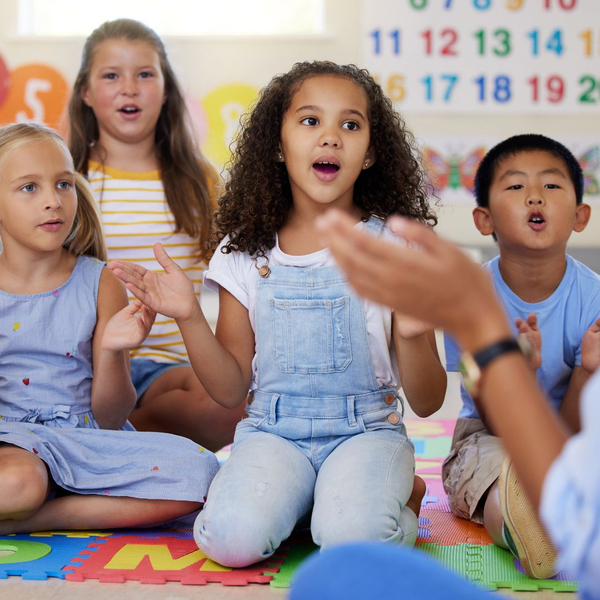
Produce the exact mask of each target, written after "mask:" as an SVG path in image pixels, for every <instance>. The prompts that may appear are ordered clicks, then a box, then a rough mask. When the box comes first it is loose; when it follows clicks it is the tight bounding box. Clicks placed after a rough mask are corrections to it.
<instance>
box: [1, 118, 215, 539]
mask: <svg viewBox="0 0 600 600" xmlns="http://www.w3.org/2000/svg"><path fill="white" fill-rule="evenodd" d="M0 239H1V240H2V246H3V248H2V252H1V253H0V490H1V493H0V534H1V535H4V534H7V533H21V532H31V531H43V530H50V529H89V528H94V529H97V528H103V529H104V528H113V527H141V526H147V525H157V524H160V523H164V522H168V521H171V520H173V519H175V518H177V517H181V516H183V515H186V514H189V513H192V512H195V511H197V509H198V508H199V507H200V506H201V503H202V501H203V497H204V496H205V495H206V493H207V490H208V484H209V483H210V481H211V479H212V478H213V477H214V475H215V473H216V471H217V469H218V463H217V460H216V457H215V456H214V455H213V454H212V453H211V452H208V451H206V450H204V449H203V448H201V447H199V446H198V445H197V444H195V443H194V442H192V441H191V440H188V439H185V438H182V437H178V436H174V435H168V434H164V433H138V432H136V431H135V430H134V429H133V427H132V426H131V425H130V424H129V423H128V421H127V417H128V415H129V413H130V412H131V410H132V409H133V406H134V403H135V389H134V387H133V385H132V383H131V378H130V376H129V360H128V350H129V349H130V348H132V347H135V346H137V345H138V344H139V343H141V341H142V340H143V339H144V337H145V336H146V334H147V333H148V331H149V329H150V327H151V326H152V323H153V321H154V312H153V311H152V310H150V309H148V308H147V307H145V306H143V305H142V303H141V302H137V303H134V304H131V305H130V306H127V298H126V294H125V290H124V289H123V286H122V284H121V283H120V281H119V280H118V279H117V278H116V277H115V276H114V275H113V273H112V272H111V271H110V270H109V269H107V268H105V266H106V265H105V263H104V258H105V249H104V243H103V241H102V232H101V227H100V223H99V219H98V216H97V214H96V210H95V203H94V199H93V196H92V193H91V190H90V189H89V186H88V184H87V182H86V181H85V179H84V178H83V176H81V175H79V174H77V173H76V172H75V170H74V168H73V160H72V158H71V155H70V154H69V150H68V148H67V146H66V144H65V142H64V141H63V140H62V139H61V138H60V137H59V135H58V134H56V133H55V132H53V131H51V130H49V129H47V128H45V127H43V126H40V125H33V124H15V125H7V126H5V127H2V128H0Z"/></svg>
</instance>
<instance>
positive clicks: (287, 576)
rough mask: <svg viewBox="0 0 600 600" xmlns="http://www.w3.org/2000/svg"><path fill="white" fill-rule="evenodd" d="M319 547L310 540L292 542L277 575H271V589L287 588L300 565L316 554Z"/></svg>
mask: <svg viewBox="0 0 600 600" xmlns="http://www.w3.org/2000/svg"><path fill="white" fill-rule="evenodd" d="M318 550H319V547H318V546H317V545H315V544H314V543H313V542H312V540H310V539H307V538H304V539H302V540H299V541H293V542H292V543H291V547H290V548H289V550H288V551H287V553H286V556H285V558H284V559H283V562H282V564H281V565H280V566H279V570H278V572H277V573H275V574H274V575H273V579H272V580H271V584H270V585H271V587H275V588H288V587H290V585H291V582H292V579H293V577H294V574H295V572H296V570H297V569H298V567H299V566H300V563H302V562H303V561H305V560H306V559H307V558H308V557H309V556H310V555H311V554H313V553H314V552H318Z"/></svg>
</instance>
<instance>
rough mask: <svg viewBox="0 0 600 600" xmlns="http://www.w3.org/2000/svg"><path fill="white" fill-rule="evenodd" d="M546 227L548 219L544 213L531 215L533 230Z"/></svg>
mask: <svg viewBox="0 0 600 600" xmlns="http://www.w3.org/2000/svg"><path fill="white" fill-rule="evenodd" d="M545 225H546V219H544V216H543V215H542V213H538V212H534V213H531V214H530V215H529V226H530V227H531V228H532V229H535V230H539V229H543V228H544V227H545Z"/></svg>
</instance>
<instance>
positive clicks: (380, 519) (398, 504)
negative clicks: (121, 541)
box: [194, 419, 418, 567]
mask: <svg viewBox="0 0 600 600" xmlns="http://www.w3.org/2000/svg"><path fill="white" fill-rule="evenodd" d="M248 421H249V419H246V420H245V421H242V422H241V424H240V425H241V426H242V428H243V429H245V428H248V431H247V432H246V435H244V436H243V438H244V439H243V440H242V441H239V442H236V445H235V447H234V450H233V451H232V454H231V456H230V458H229V460H228V461H227V462H226V463H225V465H224V466H223V467H222V468H221V470H220V471H219V473H218V474H217V476H216V477H215V479H214V480H213V483H212V485H211V487H210V490H209V494H208V500H207V502H206V505H205V507H204V510H203V511H202V512H201V513H200V515H199V516H198V519H197V520H196V523H195V526H194V539H195V540H196V543H197V544H198V546H199V548H200V549H201V550H202V551H203V552H204V553H205V554H206V555H207V556H209V557H210V558H211V559H213V560H214V561H216V562H218V563H220V564H222V565H226V566H230V567H243V566H247V565H249V564H253V563H255V562H258V561H260V560H263V559H265V558H267V557H269V556H271V555H272V554H273V553H274V552H275V550H276V549H277V548H278V547H279V545H280V544H281V542H282V541H283V540H285V539H286V538H288V537H289V535H290V534H291V533H292V530H293V529H294V526H295V525H296V523H297V522H298V520H299V519H301V518H302V517H303V516H304V515H306V514H308V513H309V511H310V509H311V507H312V519H311V531H312V536H313V539H314V541H315V543H316V544H318V545H319V546H321V547H323V548H328V547H329V546H332V545H335V544H339V543H342V542H348V541H353V540H354V541H356V540H381V541H391V542H402V543H405V544H410V545H413V544H414V543H415V540H416V538H417V533H418V523H417V517H416V516H415V514H414V513H413V512H412V511H411V510H410V509H409V508H407V507H406V506H405V504H406V501H407V500H408V498H409V496H410V494H411V492H412V488H413V475H412V474H413V472H414V455H413V446H412V443H411V442H410V441H409V440H408V439H407V438H406V437H405V436H403V435H400V434H399V432H398V431H394V430H386V429H380V430H375V431H366V432H365V433H359V434H356V435H353V436H347V437H346V438H345V439H343V440H340V438H339V437H338V436H335V437H334V438H332V439H328V440H326V441H324V442H323V443H324V445H334V446H335V449H334V450H333V451H332V452H331V453H330V454H329V455H328V456H327V458H325V460H324V461H323V463H322V465H321V467H320V468H319V469H316V468H315V466H314V465H313V463H312V462H311V460H310V459H309V457H308V456H307V451H310V452H311V453H314V454H315V455H319V451H320V450H321V449H322V448H319V444H318V443H316V444H312V443H311V442H310V440H309V441H308V442H306V443H305V448H304V449H302V448H301V447H299V445H298V444H296V443H294V441H291V440H288V439H285V438H284V437H281V436H279V435H274V434H272V433H265V432H263V431H260V430H258V429H255V428H254V430H252V429H250V427H251V424H248V425H249V426H250V427H248V426H247V425H246V423H247V422H248ZM236 436H237V434H236ZM313 504H314V506H313Z"/></svg>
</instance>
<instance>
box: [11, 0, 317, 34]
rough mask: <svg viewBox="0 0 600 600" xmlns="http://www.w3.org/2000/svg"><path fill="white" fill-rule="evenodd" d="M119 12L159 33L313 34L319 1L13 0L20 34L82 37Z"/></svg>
mask: <svg viewBox="0 0 600 600" xmlns="http://www.w3.org/2000/svg"><path fill="white" fill-rule="evenodd" d="M123 17H126V18H130V19H137V20H139V21H143V22H144V23H145V24H146V25H148V26H150V27H152V28H153V29H155V30H156V31H157V33H159V34H160V35H161V36H254V35H256V36H258V35H260V36H269V35H272V36H282V35H319V34H322V33H324V31H325V0H166V1H165V0H162V1H161V0H102V1H101V2H97V3H95V4H94V5H93V6H92V5H90V3H89V2H82V1H81V0H52V2H48V0H19V34H21V35H35V36H52V37H55V36H56V37H59V36H88V35H89V34H90V32H91V31H92V30H93V29H95V28H96V27H97V26H98V25H100V24H101V23H103V22H104V21H108V20H111V19H118V18H123Z"/></svg>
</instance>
